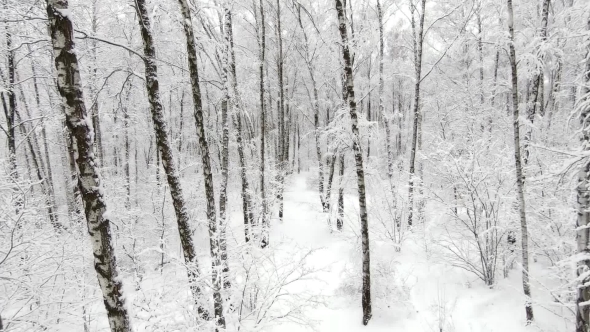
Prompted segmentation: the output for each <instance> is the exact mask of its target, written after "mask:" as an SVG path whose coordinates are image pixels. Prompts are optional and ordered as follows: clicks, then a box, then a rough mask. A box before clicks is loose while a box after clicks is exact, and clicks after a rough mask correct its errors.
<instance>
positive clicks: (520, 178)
mask: <svg viewBox="0 0 590 332" xmlns="http://www.w3.org/2000/svg"><path fill="white" fill-rule="evenodd" d="M507 9H508V32H509V34H510V45H509V46H510V67H511V68H512V107H513V113H512V114H513V126H514V160H515V171H516V183H517V194H518V197H517V198H518V204H519V208H520V209H519V213H520V231H521V236H522V287H523V290H524V295H525V296H526V298H527V300H526V301H527V302H526V304H525V311H526V320H527V324H530V322H532V321H533V305H532V303H531V300H532V299H531V286H530V283H529V249H528V230H527V223H526V208H525V200H524V175H523V172H522V163H521V156H520V131H519V128H520V119H519V115H518V74H517V71H516V51H515V50H514V14H513V11H512V0H508V8H507Z"/></svg>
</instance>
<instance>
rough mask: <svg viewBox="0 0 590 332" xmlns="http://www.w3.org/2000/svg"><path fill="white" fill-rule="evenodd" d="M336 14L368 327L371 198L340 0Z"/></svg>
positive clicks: (363, 302)
mask: <svg viewBox="0 0 590 332" xmlns="http://www.w3.org/2000/svg"><path fill="white" fill-rule="evenodd" d="M336 12H337V13H338V29H339V31H340V38H341V41H342V58H343V60H344V75H345V78H346V92H347V93H346V97H347V101H348V106H349V111H350V122H351V127H352V128H351V129H352V136H353V137H352V148H353V151H354V159H355V162H356V175H357V182H358V196H359V213H360V219H361V239H362V241H361V242H362V257H363V273H362V279H363V290H362V306H363V325H367V324H368V323H369V320H370V319H371V316H372V313H371V269H370V267H371V263H370V251H369V220H368V218H367V199H366V196H365V171H364V168H363V152H362V150H361V137H360V135H359V129H358V115H357V111H356V100H355V97H354V81H353V76H352V61H351V57H350V50H349V45H348V31H347V28H346V19H345V17H344V11H343V9H342V2H341V1H340V0H336Z"/></svg>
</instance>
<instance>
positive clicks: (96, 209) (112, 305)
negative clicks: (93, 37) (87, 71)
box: [47, 0, 131, 332]
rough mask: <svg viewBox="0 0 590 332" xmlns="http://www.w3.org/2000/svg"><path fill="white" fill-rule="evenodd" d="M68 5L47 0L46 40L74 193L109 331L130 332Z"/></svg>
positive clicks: (60, 0) (60, 1) (56, 0)
mask: <svg viewBox="0 0 590 332" xmlns="http://www.w3.org/2000/svg"><path fill="white" fill-rule="evenodd" d="M67 10H68V3H67V1H64V0H47V16H48V19H49V34H50V37H51V41H52V44H53V54H54V55H55V68H56V70H55V73H56V76H57V88H58V91H59V94H60V95H61V97H62V101H63V106H64V111H65V116H66V124H67V126H68V128H69V130H70V132H71V134H72V137H73V138H74V142H73V143H74V144H73V151H75V152H76V157H77V158H76V165H77V169H78V174H79V175H80V176H79V178H78V187H79V188H80V191H81V193H82V199H83V201H84V210H85V213H86V221H87V223H88V234H89V235H90V238H91V243H92V247H93V255H94V269H95V270H96V274H97V277H98V283H99V285H100V288H101V290H102V295H103V299H104V305H105V309H106V312H107V316H108V320H109V325H110V327H111V331H113V332H127V331H131V326H130V323H129V315H128V313H127V309H126V307H125V297H124V294H123V287H122V286H123V285H122V284H121V280H120V279H119V276H118V272H117V262H116V258H115V252H114V249H113V246H112V240H111V229H110V221H109V220H108V218H107V217H106V215H105V214H106V204H105V201H104V197H103V194H102V186H101V183H100V180H101V179H100V175H99V174H98V169H97V165H96V161H95V159H94V153H93V151H92V150H93V144H94V134H93V130H92V127H91V126H90V121H89V119H88V113H87V111H86V106H85V105H84V98H83V93H82V82H81V79H80V72H79V70H78V68H79V66H78V58H77V56H76V52H75V50H74V42H73V33H74V29H73V25H72V22H71V21H70V19H69V16H66V15H64V14H63V13H64V12H67Z"/></svg>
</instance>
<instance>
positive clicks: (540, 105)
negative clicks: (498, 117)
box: [523, 0, 551, 166]
mask: <svg viewBox="0 0 590 332" xmlns="http://www.w3.org/2000/svg"><path fill="white" fill-rule="evenodd" d="M550 4H551V0H543V12H542V14H541V29H540V32H539V34H540V36H541V42H542V43H545V42H546V41H547V22H548V20H549V6H550ZM543 59H544V56H543V55H542V54H541V55H540V56H539V61H540V62H543ZM544 81H545V75H544V73H543V67H542V66H541V67H540V68H539V73H538V74H536V75H535V76H534V77H533V86H532V91H531V97H532V100H533V104H532V105H528V103H527V120H528V121H529V122H530V123H531V125H532V124H533V123H534V122H535V116H536V115H537V114H539V115H540V116H543V115H544V114H545V101H544V99H545V98H544V90H545V84H544ZM532 135H533V128H527V131H526V133H525V136H524V144H523V145H524V158H523V161H524V164H525V166H526V165H528V162H529V160H530V149H529V145H530V142H531V139H532Z"/></svg>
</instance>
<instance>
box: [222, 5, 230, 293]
mask: <svg viewBox="0 0 590 332" xmlns="http://www.w3.org/2000/svg"><path fill="white" fill-rule="evenodd" d="M223 11H224V25H223V37H224V41H225V44H224V45H223V54H222V62H223V63H222V70H221V76H222V81H223V100H222V101H221V122H222V126H223V128H222V133H223V136H222V143H221V145H222V151H221V186H220V188H219V250H220V251H221V252H220V256H221V264H222V265H223V268H222V279H223V288H224V289H228V288H229V287H230V286H231V284H230V281H229V264H228V261H227V240H226V228H227V182H228V179H229V121H228V112H229V110H228V108H229V107H230V102H231V100H230V86H231V83H230V75H231V74H232V73H231V66H232V63H233V62H231V59H230V58H231V54H230V52H231V48H230V47H231V42H232V40H231V36H230V34H231V31H232V30H231V13H230V11H229V9H228V8H224V9H223Z"/></svg>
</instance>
